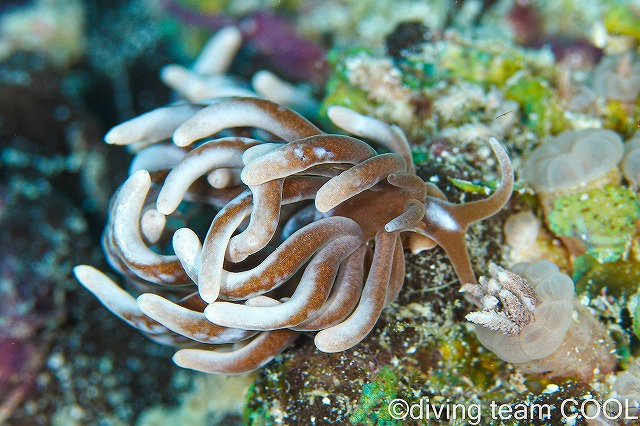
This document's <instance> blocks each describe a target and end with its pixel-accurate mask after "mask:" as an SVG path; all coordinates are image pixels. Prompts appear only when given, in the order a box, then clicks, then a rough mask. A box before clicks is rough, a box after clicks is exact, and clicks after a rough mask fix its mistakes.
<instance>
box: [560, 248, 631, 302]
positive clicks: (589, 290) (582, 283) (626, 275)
mask: <svg viewBox="0 0 640 426" xmlns="http://www.w3.org/2000/svg"><path fill="white" fill-rule="evenodd" d="M572 278H573V280H574V281H575V283H576V293H577V294H585V293H586V294H587V295H589V296H590V297H595V296H597V295H598V294H600V293H601V292H602V291H603V290H604V289H605V288H606V292H607V294H608V295H611V296H614V297H622V296H624V295H627V296H628V295H631V294H634V293H636V292H637V291H638V283H640V262H638V261H636V260H633V259H631V260H627V261H624V260H618V261H615V262H608V263H601V262H598V260H597V259H596V258H594V257H592V256H590V255H588V254H584V255H582V256H578V257H577V258H576V259H575V260H574V272H573V276H572Z"/></svg>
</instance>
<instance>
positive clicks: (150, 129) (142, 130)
mask: <svg viewBox="0 0 640 426" xmlns="http://www.w3.org/2000/svg"><path fill="white" fill-rule="evenodd" d="M200 109H202V108H201V107H199V106H196V105H191V104H186V103H183V104H175V105H169V106H166V107H161V108H157V109H154V110H152V111H149V112H147V113H144V114H142V115H140V116H138V117H135V118H132V119H130V120H128V121H125V122H124V123H121V124H118V125H117V126H115V127H113V128H112V129H111V130H109V132H107V134H106V135H105V137H104V141H105V142H106V143H108V144H111V145H132V144H138V143H155V142H160V141H163V140H168V139H171V136H172V135H173V132H175V131H176V129H177V128H178V127H180V125H181V124H182V123H184V122H185V121H187V120H188V119H190V118H191V117H193V115H194V114H195V113H196V112H198V111H199V110H200Z"/></svg>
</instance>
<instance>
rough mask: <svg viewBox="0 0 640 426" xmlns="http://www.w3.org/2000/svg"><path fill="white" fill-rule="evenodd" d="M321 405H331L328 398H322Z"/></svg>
mask: <svg viewBox="0 0 640 426" xmlns="http://www.w3.org/2000/svg"><path fill="white" fill-rule="evenodd" d="M322 403H323V404H324V405H331V400H330V399H329V397H326V396H325V397H324V398H322Z"/></svg>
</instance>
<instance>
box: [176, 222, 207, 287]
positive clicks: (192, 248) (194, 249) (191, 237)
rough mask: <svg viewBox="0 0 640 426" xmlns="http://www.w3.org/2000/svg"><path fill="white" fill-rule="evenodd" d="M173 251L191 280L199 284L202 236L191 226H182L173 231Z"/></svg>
mask: <svg viewBox="0 0 640 426" xmlns="http://www.w3.org/2000/svg"><path fill="white" fill-rule="evenodd" d="M172 243H173V251H174V252H175V253H176V256H177V257H178V259H179V260H180V264H181V265H182V267H183V268H184V270H185V272H186V273H187V275H189V278H191V280H192V281H193V282H194V283H196V284H198V268H199V264H200V258H201V257H202V243H201V242H200V238H198V235H196V233H195V232H193V230H191V229H189V228H180V229H178V230H176V231H175V232H174V233H173V240H172Z"/></svg>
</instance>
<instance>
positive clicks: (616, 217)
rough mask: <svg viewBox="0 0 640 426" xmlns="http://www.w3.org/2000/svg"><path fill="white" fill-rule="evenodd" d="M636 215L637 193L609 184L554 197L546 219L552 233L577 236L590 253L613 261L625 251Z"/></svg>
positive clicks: (639, 210) (639, 211)
mask: <svg viewBox="0 0 640 426" xmlns="http://www.w3.org/2000/svg"><path fill="white" fill-rule="evenodd" d="M639 216H640V204H639V203H638V197H637V195H636V194H635V193H634V192H633V191H631V190H630V189H628V188H625V187H620V186H612V185H609V186H606V187H604V188H596V189H592V190H590V191H588V192H583V193H579V194H571V195H566V196H563V197H560V198H558V199H557V200H556V201H555V203H554V206H553V210H552V211H551V213H550V214H549V216H548V220H549V225H550V228H551V230H552V231H553V232H554V233H555V234H556V235H560V236H564V237H573V238H577V239H580V240H582V241H583V242H584V244H585V248H586V250H587V253H589V254H590V255H591V256H593V257H595V258H596V259H598V260H599V261H600V262H613V261H616V260H618V259H620V258H622V257H624V256H626V254H627V253H628V250H629V248H630V246H631V241H632V237H633V234H634V231H635V222H636V220H637V219H638V217H639Z"/></svg>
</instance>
